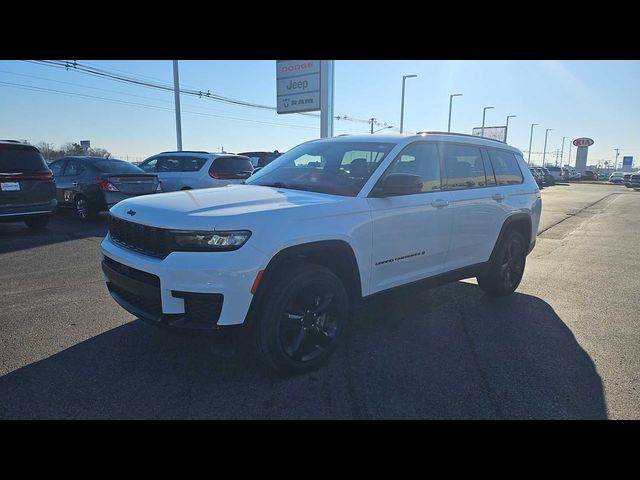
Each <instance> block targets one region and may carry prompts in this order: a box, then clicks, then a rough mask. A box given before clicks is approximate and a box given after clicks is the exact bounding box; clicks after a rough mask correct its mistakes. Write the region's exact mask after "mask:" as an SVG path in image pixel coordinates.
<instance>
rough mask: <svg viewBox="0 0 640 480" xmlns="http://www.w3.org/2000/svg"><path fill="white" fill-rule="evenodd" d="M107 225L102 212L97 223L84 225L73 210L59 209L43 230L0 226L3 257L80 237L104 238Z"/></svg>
mask: <svg viewBox="0 0 640 480" xmlns="http://www.w3.org/2000/svg"><path fill="white" fill-rule="evenodd" d="M107 222H108V214H107V213H101V214H100V215H99V216H98V217H97V218H96V219H95V220H92V221H88V222H81V221H80V220H78V219H77V218H76V217H75V215H74V212H73V211H71V210H68V209H62V208H60V209H58V211H57V212H56V214H55V215H54V216H53V218H52V219H51V220H50V221H49V223H48V224H47V226H46V227H45V228H43V229H40V230H33V229H30V228H29V227H27V226H26V225H25V224H24V223H23V222H16V223H0V254H2V253H8V252H15V251H18V250H24V249H28V248H33V247H41V246H44V245H51V244H53V243H60V242H66V241H69V240H76V239H79V238H88V237H99V238H103V237H104V236H105V235H106V234H107Z"/></svg>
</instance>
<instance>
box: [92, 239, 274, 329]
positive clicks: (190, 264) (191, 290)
mask: <svg viewBox="0 0 640 480" xmlns="http://www.w3.org/2000/svg"><path fill="white" fill-rule="evenodd" d="M101 250H102V254H103V255H104V257H105V259H104V260H103V266H102V267H103V272H104V276H105V280H106V282H107V287H108V288H109V292H110V293H111V296H112V297H113V298H114V300H115V301H116V302H117V303H118V304H120V306H122V307H123V308H124V309H125V310H127V311H129V312H130V313H132V314H133V315H136V316H138V317H139V318H141V319H143V320H146V321H148V322H150V323H155V324H157V325H161V326H166V327H171V328H176V329H182V330H198V331H215V330H218V329H219V327H221V326H226V325H240V324H242V323H244V321H245V318H246V316H247V313H248V311H249V307H250V305H251V301H252V300H253V295H252V294H251V287H252V286H253V282H254V280H255V278H256V275H257V274H258V272H259V271H260V270H262V269H264V268H265V267H266V262H267V260H266V258H265V257H264V255H263V254H262V253H261V252H260V251H259V250H257V249H255V248H253V247H251V245H250V244H249V243H248V244H246V245H244V246H243V247H242V248H240V249H238V250H234V251H229V252H173V253H171V254H169V255H168V256H167V257H166V258H164V259H159V258H155V257H150V256H147V255H143V254H140V253H137V252H134V251H132V250H129V249H126V248H124V247H121V246H119V245H116V244H114V243H113V242H112V241H111V237H110V236H109V235H108V234H107V237H106V238H105V239H104V240H103V241H102V244H101Z"/></svg>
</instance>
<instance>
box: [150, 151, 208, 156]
mask: <svg viewBox="0 0 640 480" xmlns="http://www.w3.org/2000/svg"><path fill="white" fill-rule="evenodd" d="M163 153H207V154H208V153H211V152H205V151H202V150H168V151H166V152H160V153H158V154H157V155H161V154H163Z"/></svg>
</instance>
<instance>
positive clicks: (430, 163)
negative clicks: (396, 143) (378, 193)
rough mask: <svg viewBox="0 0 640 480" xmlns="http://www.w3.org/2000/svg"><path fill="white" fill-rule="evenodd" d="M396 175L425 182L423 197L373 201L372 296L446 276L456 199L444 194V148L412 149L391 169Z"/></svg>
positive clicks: (418, 146)
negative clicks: (441, 153)
mask: <svg viewBox="0 0 640 480" xmlns="http://www.w3.org/2000/svg"><path fill="white" fill-rule="evenodd" d="M392 173H409V174H414V175H419V176H420V177H421V178H422V192H420V193H415V194H410V195H398V196H391V197H386V198H368V199H367V200H368V202H369V206H370V208H371V215H372V220H373V248H372V252H373V258H372V259H371V287H372V293H375V292H378V291H382V290H386V289H388V288H392V287H395V286H398V285H403V284H406V283H409V282H413V281H416V280H421V279H424V278H427V277H431V276H434V275H437V274H439V273H443V272H444V263H445V259H446V256H447V251H448V248H449V240H450V235H451V224H452V216H451V208H450V206H449V202H450V194H449V193H448V192H446V191H444V190H443V189H442V180H441V176H440V159H439V155H438V147H437V146H436V144H434V143H428V142H418V143H413V144H411V145H409V146H407V147H406V148H405V149H404V150H403V151H402V152H401V153H400V154H399V155H398V157H397V158H396V159H395V160H394V161H393V163H392V164H391V165H390V166H389V168H388V169H387V171H386V172H385V174H384V175H383V176H382V178H381V180H383V179H384V178H385V177H386V176H387V175H389V174H392Z"/></svg>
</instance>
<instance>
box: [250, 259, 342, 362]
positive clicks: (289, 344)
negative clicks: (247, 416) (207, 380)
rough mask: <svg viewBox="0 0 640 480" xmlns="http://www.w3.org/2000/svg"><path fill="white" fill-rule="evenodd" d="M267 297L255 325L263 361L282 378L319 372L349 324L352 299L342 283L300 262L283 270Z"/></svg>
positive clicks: (276, 277) (325, 271) (256, 337)
mask: <svg viewBox="0 0 640 480" xmlns="http://www.w3.org/2000/svg"><path fill="white" fill-rule="evenodd" d="M264 293H265V296H264V297H263V298H265V300H264V301H263V302H262V304H261V305H260V308H259V312H260V313H259V314H257V315H256V318H255V320H256V323H255V324H254V346H255V349H256V354H257V356H258V358H259V359H260V360H261V361H262V362H263V363H264V364H265V365H267V366H268V367H270V368H272V369H274V370H275V371H277V372H278V373H281V374H292V373H293V374H299V373H304V372H309V371H312V370H315V369H317V368H318V367H319V366H320V365H322V364H323V363H324V362H325V361H326V360H327V358H328V357H329V356H330V355H331V354H332V353H333V351H334V350H335V349H336V347H337V345H338V344H339V341H340V340H341V338H342V337H343V334H344V332H345V330H346V327H347V322H348V320H349V297H348V295H347V292H346V290H345V288H344V285H343V284H342V282H341V281H340V279H339V278H338V277H337V276H336V275H335V274H334V273H333V272H331V271H330V270H329V269H327V268H325V267H323V266H320V265H315V264H310V263H299V264H296V265H293V266H288V267H283V268H281V270H280V271H279V272H278V273H277V274H276V276H275V279H274V280H273V284H272V285H270V287H269V290H268V291H266V292H264ZM314 310H315V313H314ZM318 314H319V315H318Z"/></svg>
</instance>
